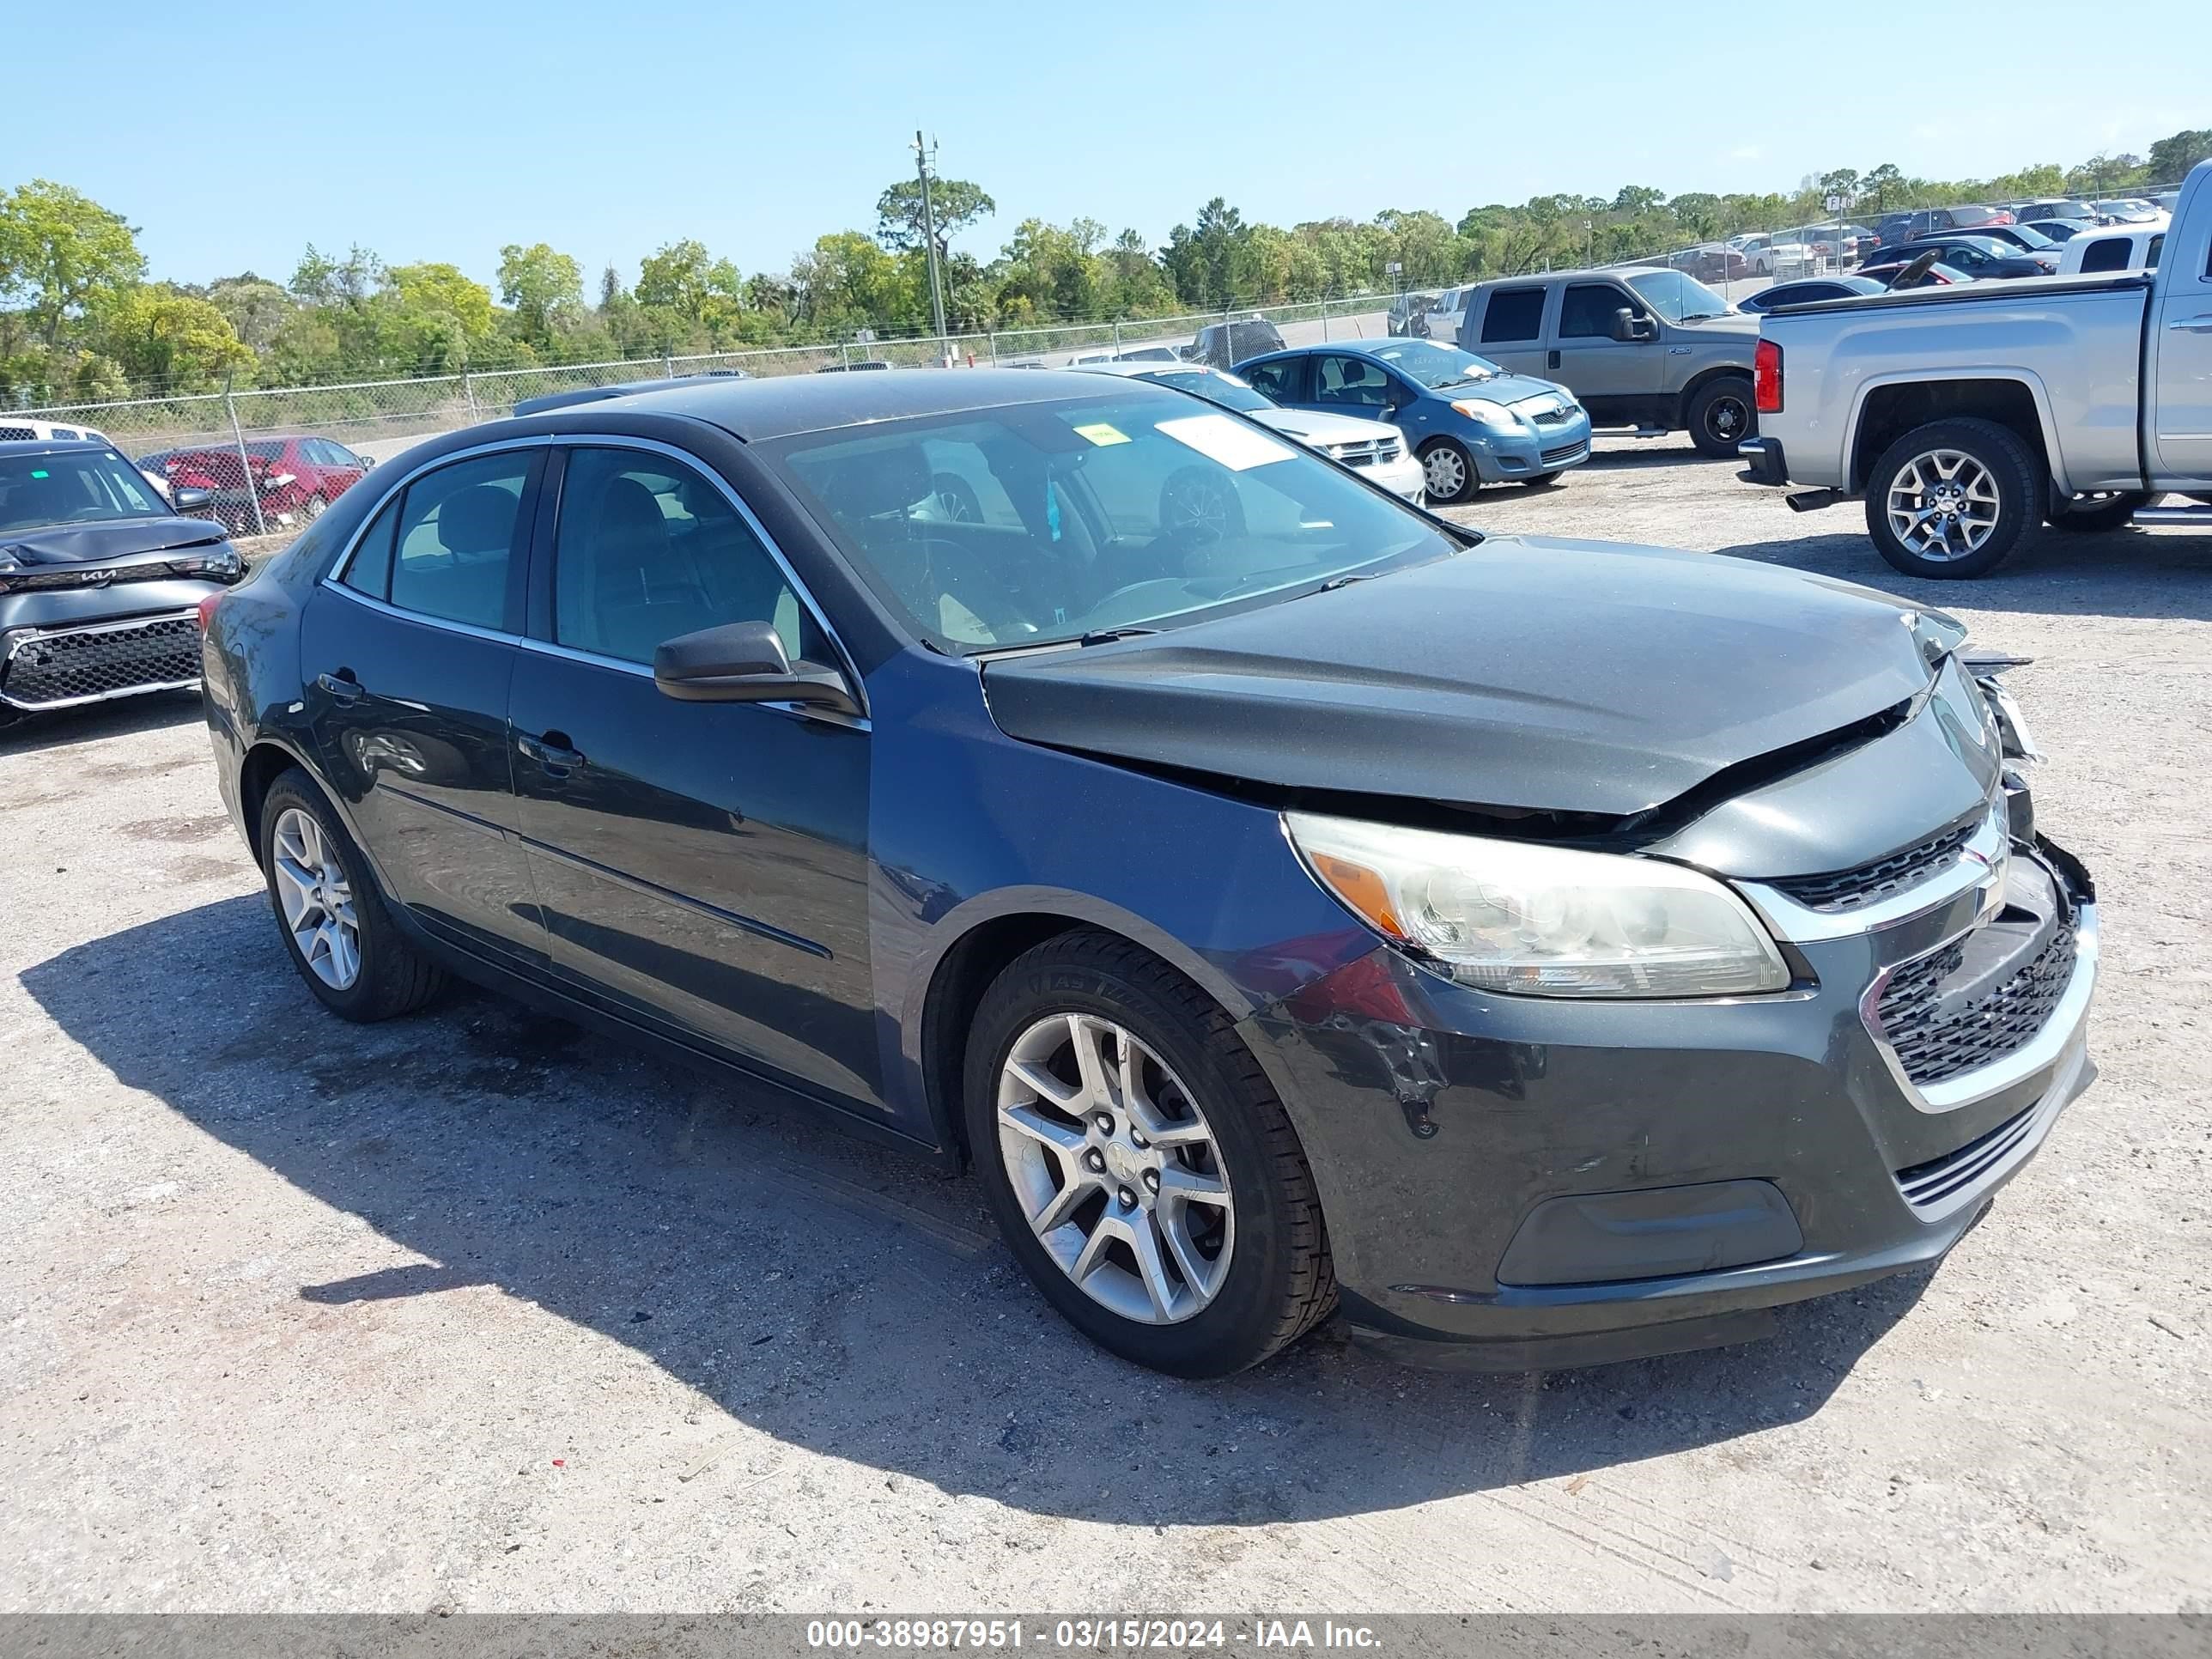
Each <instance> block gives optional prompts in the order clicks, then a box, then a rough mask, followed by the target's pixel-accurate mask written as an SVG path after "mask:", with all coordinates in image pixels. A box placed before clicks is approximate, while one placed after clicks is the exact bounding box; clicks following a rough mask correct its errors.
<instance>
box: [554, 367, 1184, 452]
mask: <svg viewBox="0 0 2212 1659" xmlns="http://www.w3.org/2000/svg"><path fill="white" fill-rule="evenodd" d="M1102 367H1103V365H1102ZM1131 378H1135V377H1131ZM1098 393H1099V386H1098V377H1097V374H1094V373H1093V372H1091V369H1090V368H1081V369H1057V368H1048V369H1017V368H947V369H935V370H917V371H916V372H915V373H913V374H779V375H775V376H771V377H767V378H763V379H761V380H717V379H710V378H708V377H707V376H705V375H701V376H698V377H696V378H695V379H693V380H690V381H688V382H686V383H685V384H684V385H682V386H671V387H669V388H667V389H666V390H665V391H659V392H638V393H633V394H632V395H630V396H628V397H623V398H609V399H607V400H605V402H602V403H597V404H590V405H588V406H587V407H588V408H589V409H590V410H592V411H594V412H596V411H598V410H606V409H618V410H635V411H636V412H637V413H639V414H653V415H680V416H689V417H690V419H693V420H696V421H704V422H707V423H708V425H710V426H718V427H720V428H722V429H723V430H724V431H726V432H728V433H730V434H732V435H734V436H736V437H738V438H740V439H743V440H744V441H746V442H748V443H754V442H759V441H763V440H767V439H774V438H787V437H790V436H793V435H795V434H798V433H801V432H821V431H826V430H829V429H830V428H836V427H847V426H860V425H862V424H864V423H866V422H872V421H899V420H906V419H909V418H911V417H914V416H930V415H961V414H966V413H969V412H970V411H972V410H984V409H999V408H1003V407H1005V406H1006V405H1007V404H1042V403H1054V402H1058V401H1060V400H1063V399H1069V398H1096V397H1097V395H1098ZM1139 395H1140V396H1152V395H1157V396H1158V397H1162V398H1181V397H1182V396H1184V395H1185V394H1184V393H1182V392H1176V391H1175V390H1174V389H1173V388H1172V387H1169V386H1161V387H1158V388H1157V389H1156V390H1153V391H1147V392H1144V393H1140V394H1139ZM575 415H576V411H575V410H573V409H570V410H546V411H545V413H544V414H543V415H531V416H524V417H522V424H524V425H525V426H527V425H528V424H529V423H531V422H550V421H551V420H553V419H554V418H555V417H556V416H564V417H566V418H567V419H568V420H571V421H573V420H574V418H575Z"/></svg>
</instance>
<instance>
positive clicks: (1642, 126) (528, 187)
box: [0, 0, 2212, 287]
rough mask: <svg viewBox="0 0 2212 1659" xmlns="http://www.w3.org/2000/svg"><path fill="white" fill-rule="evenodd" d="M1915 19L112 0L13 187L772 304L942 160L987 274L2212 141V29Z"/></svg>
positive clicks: (1972, 2) (1958, 6)
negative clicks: (711, 262)
mask: <svg viewBox="0 0 2212 1659" xmlns="http://www.w3.org/2000/svg"><path fill="white" fill-rule="evenodd" d="M1904 15H1909V16H1910V18H1911V22H1910V23H1909V24H1908V23H1905V21H1903V18H1902V16H1900V15H1899V13H1898V11H1897V10H1896V9H1895V8H1893V7H1890V6H1884V5H1876V6H1874V7H1867V6H1842V5H1833V4H1821V5H1805V4H1801V3H1799V0H1758V3H1753V4H1745V3H1710V0H1695V3H1692V0H1652V3H1645V4H1638V5H1624V4H1613V3H1592V0H1554V3H1553V4H1551V5H1548V6H1547V5H1538V4H1533V3H1529V0H1520V3H1517V4H1515V5H1512V6H1510V7H1508V6H1503V5H1498V4H1495V3H1492V0H1468V3H1462V4H1460V5H1456V6H1441V7H1439V6H1426V5H1425V6H1414V7H1404V6H1389V5H1371V6H1346V5H1343V4H1341V3H1337V4H1331V5H1318V4H1316V5H1309V4H1305V3H1303V0H1285V3H1280V4H1276V5H1269V6H1265V7H1261V6H1249V7H1243V6H1236V7H1232V6H1227V5H1209V4H1206V3H1204V0H1183V3H1180V4H1159V3H1153V0H1128V3H1124V4H1122V5H1120V6H1117V7H1107V6H1097V5H1092V6H1066V5H1059V4H1054V3H1050V0H1042V3H1040V0H1031V3H1030V4H1026V5H1021V6H1014V5H998V4H993V5H988V6H980V5H970V6H968V7H965V8H963V7H959V6H945V5H937V6H928V7H923V6H915V5H911V4H902V5H890V4H876V3H867V4H859V3H854V4H838V3H827V0H825V3H814V4H788V3H785V4H770V5H759V4H752V5H730V4H726V3H725V4H719V5H715V4H694V3H690V0H660V3H656V4H653V5H651V6H635V7H630V6H623V5H620V4H609V3H605V0H601V3H595V4H589V5H586V4H579V3H576V0H538V3H534V4H529V5H514V4H505V3H502V4H495V5H493V4H471V3H468V0H446V3H437V4H433V3H424V0H368V3H358V4H351V5H347V4H340V5H337V6H331V7H325V8H320V9H318V8H313V7H309V8H304V9H301V8H277V9H274V10H270V9H267V8H247V9H243V10H225V9H221V8H216V9H209V8H206V7H200V8H197V9H186V10H184V11H179V9H177V8H176V7H175V6H174V5H173V3H162V4H155V3H149V0H105V3H102V4H101V5H100V6H97V7H95V8H94V9H90V10H88V11H80V12H74V13H72V12H67V11H57V10H54V9H52V8H41V7H33V9H32V10H31V11H30V12H29V13H27V14H26V15H24V16H22V17H19V18H18V19H17V20H16V21H15V23H14V24H13V25H12V26H11V32H12V33H14V34H15V38H16V40H17V41H18V43H19V44H21V43H23V41H24V37H25V33H26V31H27V33H28V35H29V36H30V40H29V42H28V50H27V51H26V52H24V53H23V54H22V57H21V67H19V68H18V69H17V70H16V71H15V73H12V74H10V75H9V76H8V77H7V79H8V82H9V110H8V115H7V119H6V123H5V131H6V135H7V136H6V138H5V140H4V142H0V187H4V186H7V185H13V184H15V183H19V182H21V181H22V180H24V179H30V178H35V177H46V178H52V179H59V180H61V181H63V182H65V183H68V184H71V185H76V187H78V188H79V189H81V190H83V191H87V192H88V193H89V194H91V195H92V196H94V197H95V198H97V199H98V200H100V202H102V203H104V204H106V205H108V206H109V207H112V208H113V209H115V210H117V211H118V212H120V213H122V214H123V215H124V216H125V217H126V218H127V219H128V220H129V221H130V222H131V223H132V224H133V225H136V226H138V227H140V228H141V229H142V232H143V234H142V238H141V240H142V244H143V246H144V248H145V251H146V252H147V254H148V256H149V259H150V260H151V262H152V265H153V269H154V272H155V275H156V276H169V277H174V278H176V279H179V280H182V281H205V280H207V279H209V278H210V277H214V276H223V275H228V274H231V273H234V272H236V271H238V270H242V269H246V268H252V269H253V270H258V271H259V272H261V273H262V274H263V275H264V276H276V277H278V278H280V279H281V278H282V277H283V276H287V275H289V273H290V271H291V269H292V267H293V265H294V264H295V263H296V261H297V259H298V257H299V254H300V252H301V248H302V247H303V246H305V245H306V244H307V243H308V242H310V241H313V242H315V243H318V244H319V245H321V246H324V247H325V248H329V249H343V247H345V246H347V245H349V243H353V242H356V241H357V242H360V243H361V244H362V245H363V246H368V247H370V248H373V249H374V250H375V251H376V252H378V253H380V254H381V255H382V256H384V258H386V259H387V260H389V261H391V262H392V263H394V264H399V263H404V262H407V261H410V260H416V259H450V260H453V262H455V263H456V264H459V265H461V266H462V268H463V269H464V270H467V271H469V272H470V273H471V275H472V276H477V277H479V278H481V279H484V280H487V281H488V280H489V279H490V277H491V276H492V273H493V270H494V269H495V265H496V264H497V261H498V250H499V248H500V247H501V245H502V244H504V243H507V242H524V243H530V242H537V241H541V240H542V241H549V242H550V243H552V244H553V245H554V246H556V247H558V248H561V249H562V250H563V251H565V252H570V253H573V254H574V255H575V256H576V258H578V259H579V260H580V261H581V262H582V264H584V266H585V269H586V271H587V272H588V273H590V283H591V285H592V286H594V287H595V286H596V282H597V276H598V272H599V269H600V267H601V266H603V265H604V264H607V263H609V262H612V263H614V264H617V266H619V267H620V268H621V269H622V270H623V275H624V278H625V280H629V279H630V278H632V277H634V276H635V272H636V267H637V261H638V259H639V258H640V257H641V255H643V254H645V253H647V252H651V251H652V250H653V248H655V247H657V246H660V245H661V244H663V243H665V242H667V241H671V240H676V239H678V238H679V237H684V236H693V237H696V238H698V239H699V240H702V241H703V242H705V243H706V244H707V245H708V247H709V248H710V249H712V250H713V251H714V252H715V253H716V254H718V255H726V256H728V257H730V258H733V259H735V260H736V261H737V262H738V264H741V265H742V266H744V268H745V269H746V270H759V269H767V268H779V269H780V268H781V267H782V266H784V265H785V264H787V263H788V261H789V259H790V258H791V256H792V255H793V253H794V252H797V251H798V250H799V248H801V247H802V246H805V245H806V244H808V243H810V242H811V241H812V240H813V239H814V237H815V236H816V235H817V234H821V233H822V232H824V231H828V230H835V229H843V228H855V229H872V228H873V225H874V204H875V199H876V197H877V194H878V191H881V190H882V188H883V186H884V185H886V184H887V183H889V182H890V180H892V179H895V178H896V177H898V176H900V175H901V174H902V173H908V172H910V171H911V168H912V166H913V155H912V153H911V151H910V150H909V149H908V144H909V143H910V142H911V140H912V138H913V136H914V130H915V126H916V125H921V126H922V127H924V128H926V129H927V131H930V132H932V133H933V134H934V135H935V137H937V139H938V141H939V145H940V155H939V169H940V171H942V172H943V173H946V174H948V175H951V176H954V177H961V178H969V179H975V180H976V181H977V182H979V183H981V185H983V186H984V188H985V189H987V191H990V192H991V194H992V195H993V196H994V197H995V198H996V199H997V202H998V204H999V211H998V214H997V216H996V217H995V218H994V219H993V220H990V221H987V222H985V223H984V224H982V225H981V226H980V227H979V228H977V229H975V230H974V231H971V232H970V233H969V234H968V235H967V236H966V237H965V238H964V239H963V246H968V247H969V249H971V250H972V251H973V252H975V253H977V254H978V255H979V256H983V257H988V256H989V255H990V254H991V253H992V252H995V251H996V250H997V248H998V247H999V246H1000V245H1001V244H1002V243H1003V242H1004V241H1005V240H1006V237H1007V236H1008V235H1009V234H1011V233H1012V229H1013V228H1014V226H1015V225H1016V224H1017V223H1018V222H1019V221H1021V220H1022V219H1024V218H1026V217H1029V216H1033V215H1034V216H1042V217H1044V218H1047V219H1051V220H1054V221H1058V222H1065V221H1066V220H1068V219H1071V218H1073V217H1074V216H1078V215H1082V214H1087V215H1089V216H1091V217H1092V218H1095V219H1098V220H1100V221H1102V222H1104V223H1105V224H1106V226H1107V227H1108V229H1109V233H1112V232H1118V231H1119V230H1121V228H1123V227H1124V226H1128V225H1133V226H1135V227H1136V228H1138V229H1139V230H1140V231H1142V232H1143V233H1144V234H1145V235H1146V237H1147V238H1148V239H1149V240H1151V241H1152V243H1153V244H1154V245H1155V246H1157V245H1158V243H1159V242H1160V241H1161V240H1164V238H1165V237H1166V235H1167V233H1168V230H1169V228H1170V227H1171V226H1173V225H1174V224H1175V223H1176V222H1178V221H1179V220H1180V221H1188V220H1189V219H1190V218H1191V217H1192V216H1194V214H1195V212H1196V210H1197V209H1198V207H1199V205H1200V204H1201V203H1202V202H1204V201H1205V200H1206V198H1207V197H1212V196H1215V195H1220V196H1225V197H1228V199H1229V200H1230V201H1231V202H1232V203H1233V204H1236V205H1237V207H1239V208H1241V209H1242V210H1243V212H1244V214H1245V216H1247V217H1248V218H1257V219H1265V220H1269V221H1273V222H1277V223H1281V224H1291V223H1294V222H1297V221H1298V220H1301V219H1309V218H1317V217H1322V216H1329V215H1333V214H1348V215H1351V216H1355V217H1361V218H1364V217H1367V216H1371V215H1373V214H1374V213H1376V211H1378V210H1382V209H1384V208H1391V207H1398V208H1417V207H1418V208H1430V209H1433V210H1437V211H1438V212H1440V213H1443V214H1444V215H1445V216H1447V217H1449V218H1452V219H1456V218H1457V217H1458V216H1459V215H1460V214H1461V213H1462V212H1463V211H1465V210H1467V209H1468V207H1469V206H1472V205H1474V204H1478V203H1481V202H1490V201H1509V202H1517V201H1521V200H1524V199H1526V198H1527V197H1529V196H1531V195H1534V194H1539V193H1548V192H1551V191H1586V192H1590V193H1604V194H1607V195H1609V194H1611V193H1612V191H1614V190H1615V189H1617V188H1618V187H1619V186H1620V185H1623V184H1629V183H1634V184H1643V185H1655V186H1656V187H1658V188H1660V189H1662V190H1665V191H1669V192H1674V191H1686V190H1698V189H1704V190H1714V191H1731V190H1771V189H1783V188H1789V187H1791V186H1794V185H1796V182H1797V180H1798V179H1800V178H1801V177H1802V176H1803V175H1804V174H1805V173H1808V172H1816V171H1819V170H1820V169H1823V168H1826V167H1833V166H1839V165H1842V166H1852V167H1860V168H1862V169H1863V168H1866V167H1872V166H1874V165H1875V164H1877V163H1879V162H1881V161H1895V162H1897V163H1898V164H1899V166H1900V167H1904V168H1905V170H1906V171H1907V172H1908V173H1918V174H1922V175H1923V176H1929V177H1959V176H1967V175H1975V174H1984V175H1985V174H1988V173H1996V172H2001V171H2004V170H2007V169H2008V168H2010V167H2015V166H2018V165H2021V164H2023V163H2026V162H2028V161H2062V162H2072V161H2079V160H2081V159H2082V158H2084V157H2086V156H2087V155H2090V154H2092V153H2093V152H2095V151H2097V150H2099V149H2110V150H2112V151H2115V152H2118V151H2120V150H2128V149H2132V150H2137V151H2140V150H2142V149H2145V148H2146V147H2148V144H2149V143H2150V142H2151V141H2152V140H2153V139H2155V138H2158V137H2163V136H2165V135H2166V133H2169V132H2172V131H2176V130H2177V129H2179V128H2182V127H2197V126H2207V125H2212V77H2208V76H2205V75H2203V74H2202V73H2191V74H2188V75H2183V74H2180V73H2178V72H2174V71H2172V70H2169V69H2168V68H2167V67H2166V66H2171V65H2180V64H2197V65H2201V64H2206V63H2208V62H2212V6H2208V5H2205V4H2203V0H2195V3H2107V4H2104V5H2101V6H2099V7H2096V8H2094V9H2090V8H2087V7H2083V6H2081V5H2079V4H2073V5H2065V4H2045V3H2037V0H2008V3H1980V0H1923V3H1922V4H1919V5H1917V6H1914V7H1912V8H1911V9H1909V11H1908V12H1907V13H1905V14H1904ZM318 18H320V19H323V20H326V21H327V24H328V26H329V28H330V31H331V32H330V34H329V36H328V38H326V39H324V38H319V37H318V35H317V33H316V32H315V26H316V20H317V19H318ZM1753 18H1758V19H1759V20H1761V21H1759V23H1757V24H1756V25H1754V24H1753V23H1752V21H1750V20H1752V19H1753ZM1884 18H1888V19H1890V20H1892V21H1887V22H1885V21H1881V20H1883V19H1884ZM1508 19H1527V20H1528V21H1529V23H1530V24H1531V25H1532V27H1528V28H1527V29H1525V30H1524V29H1521V28H1518V27H1513V26H1512V24H1510V23H1509V21H1507V20H1508ZM2023 56H2025V57H2027V58H2033V60H2034V61H2036V62H2039V63H2043V64H2055V65H2058V66H2061V67H2062V68H2063V66H2066V65H2069V64H2081V66H2082V67H2083V69H2084V70H2085V71H2086V72H2085V73H2083V74H2082V75H2081V76H2080V77H2079V78H2078V79H2069V77H2068V76H2064V75H2061V76H2056V77H2052V78H2050V79H2045V80H2042V81H2039V82H2033V83H2031V82H2026V81H2024V80H2018V79H2015V76H2012V75H2011V74H2009V73H2008V71H2007V70H2006V69H2005V67H2004V65H2005V64H2007V63H2008V61H2016V60H2019V59H2021V58H2023ZM32 66H35V70H36V72H35V74H31V73H26V72H24V71H25V70H27V69H30V68H31V67H32ZM142 77H143V78H142ZM2015 86H2017V87H2018V88H2020V91H2021V94H2022V95H2021V97H2020V98H2019V100H2017V101H2013V102H2008V99H2007V93H2008V88H2013V87H2015ZM185 109H194V110H195V117H194V118H191V119H189V120H187V119H184V118H180V111H181V110H185Z"/></svg>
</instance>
